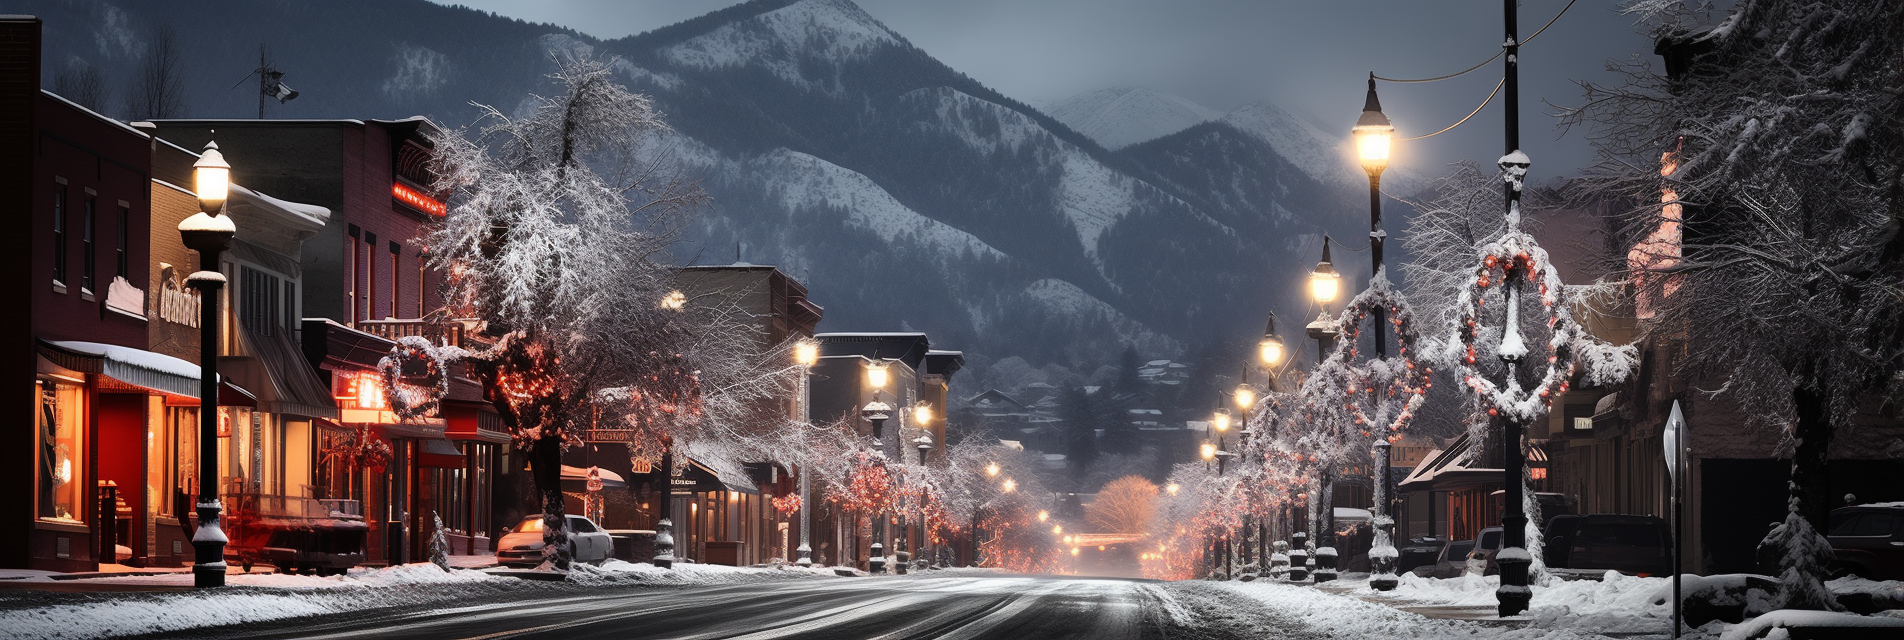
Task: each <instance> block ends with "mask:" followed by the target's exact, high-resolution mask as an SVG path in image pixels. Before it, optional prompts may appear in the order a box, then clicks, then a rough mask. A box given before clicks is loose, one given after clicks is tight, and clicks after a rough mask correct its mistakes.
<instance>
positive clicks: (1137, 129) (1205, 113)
mask: <svg viewBox="0 0 1904 640" xmlns="http://www.w3.org/2000/svg"><path fill="white" fill-rule="evenodd" d="M1045 111H1046V112H1048V113H1050V114H1051V117H1053V118H1057V119H1058V121H1059V122H1063V123H1064V124H1065V125H1066V126H1069V127H1071V128H1072V129H1076V130H1077V131H1078V133H1082V134H1084V135H1086V136H1090V138H1091V139H1092V140H1096V141H1097V143H1098V144H1101V145H1104V148H1106V149H1111V150H1116V149H1121V148H1124V147H1127V146H1130V145H1133V144H1136V143H1139V142H1143V141H1145V140H1155V139H1157V138H1161V137H1164V136H1167V135H1170V134H1173V133H1176V132H1178V131H1182V130H1184V129H1188V128H1190V127H1192V126H1195V125H1196V124H1198V123H1202V122H1207V121H1210V120H1215V119H1217V118H1221V117H1223V114H1222V113H1221V112H1218V111H1214V110H1211V109H1209V108H1207V107H1204V106H1203V105H1200V104H1197V103H1195V102H1191V101H1190V100H1188V99H1185V98H1181V97H1178V96H1174V95H1170V94H1167V93H1162V92H1158V91H1152V90H1149V89H1139V88H1130V87H1117V88H1111V89H1094V90H1091V91H1086V92H1084V93H1080V94H1077V95H1075V96H1071V97H1069V98H1065V99H1063V100H1059V101H1057V102H1053V103H1051V104H1050V105H1049V106H1047V107H1046V108H1045Z"/></svg>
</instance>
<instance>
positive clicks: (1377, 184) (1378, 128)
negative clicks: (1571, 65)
mask: <svg viewBox="0 0 1904 640" xmlns="http://www.w3.org/2000/svg"><path fill="white" fill-rule="evenodd" d="M1351 133H1352V135H1353V136H1354V137H1355V150H1356V154H1357V155H1358V156H1359V157H1360V159H1361V161H1362V170H1363V171H1365V172H1367V173H1368V178H1369V253H1370V254H1371V257H1372V258H1373V260H1374V269H1375V270H1374V272H1373V273H1377V274H1380V273H1381V272H1382V243H1383V241H1384V240H1386V239H1387V238H1388V232H1386V231H1383V230H1382V170H1384V169H1387V168H1388V152H1389V145H1390V143H1391V140H1392V139H1393V137H1394V135H1395V126H1394V125H1393V124H1390V123H1389V120H1388V116H1387V115H1384V114H1383V113H1382V102H1381V100H1380V99H1378V98H1376V96H1375V74H1373V73H1371V74H1369V81H1368V99H1367V100H1366V101H1364V103H1363V105H1362V117H1361V118H1359V119H1357V120H1356V121H1355V128H1354V129H1352V130H1351ZM1372 312H1373V314H1374V316H1375V326H1376V328H1377V329H1376V331H1375V357H1376V358H1386V357H1388V333H1387V332H1388V310H1387V309H1386V308H1384V307H1383V306H1382V305H1375V308H1374V309H1373V310H1372ZM1375 458H1376V472H1375V520H1376V527H1377V528H1378V530H1379V532H1378V533H1377V534H1376V537H1377V538H1378V540H1376V541H1375V548H1374V549H1372V550H1371V551H1373V552H1375V553H1371V554H1370V557H1369V564H1370V567H1369V568H1370V570H1371V571H1372V572H1373V573H1374V574H1375V576H1374V577H1373V578H1371V579H1370V580H1369V586H1370V587H1374V588H1375V590H1376V591H1391V590H1393V589H1394V588H1395V585H1396V584H1397V582H1396V580H1395V571H1394V564H1395V558H1394V557H1393V551H1392V549H1393V548H1394V546H1393V545H1392V544H1390V543H1389V540H1390V538H1391V535H1392V534H1391V531H1392V530H1393V529H1394V525H1393V524H1392V523H1383V522H1382V520H1384V519H1385V518H1387V516H1388V513H1389V508H1388V507H1389V502H1390V501H1391V500H1392V499H1393V498H1392V497H1391V496H1393V495H1394V492H1393V491H1392V490H1391V489H1390V488H1389V484H1388V483H1389V464H1390V462H1389V442H1388V438H1386V437H1384V438H1381V439H1378V440H1377V441H1376V443H1375ZM1384 548H1386V549H1389V550H1390V551H1388V552H1386V553H1387V555H1384V554H1383V553H1382V550H1383V549H1384Z"/></svg>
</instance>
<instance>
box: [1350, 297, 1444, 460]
mask: <svg viewBox="0 0 1904 640" xmlns="http://www.w3.org/2000/svg"><path fill="white" fill-rule="evenodd" d="M1377 309H1386V310H1387V311H1388V324H1389V325H1390V326H1392V327H1393V328H1394V330H1395V337H1396V355H1395V356H1394V357H1392V358H1381V359H1370V360H1368V361H1365V362H1363V363H1361V364H1360V366H1348V367H1347V369H1348V370H1347V371H1345V372H1344V373H1345V374H1346V375H1344V376H1343V378H1344V381H1343V382H1344V384H1346V385H1347V389H1346V391H1347V393H1346V394H1345V395H1346V396H1347V399H1346V402H1344V408H1345V409H1347V410H1348V411H1349V415H1350V417H1351V418H1353V419H1354V421H1355V425H1356V427H1357V428H1358V429H1359V430H1360V431H1361V433H1362V436H1363V437H1371V436H1373V435H1374V434H1375V433H1381V434H1382V436H1381V437H1383V438H1385V439H1387V440H1388V441H1390V442H1393V441H1395V440H1396V439H1399V438H1400V437H1401V432H1402V430H1403V429H1406V428H1407V427H1408V424H1409V423H1410V422H1412V421H1414V418H1415V410H1416V409H1418V408H1420V407H1421V403H1422V402H1423V400H1424V399H1425V397H1426V395H1427V393H1428V388H1429V387H1430V386H1433V385H1432V383H1430V382H1429V380H1428V374H1430V373H1433V370H1431V369H1429V368H1428V367H1426V366H1423V365H1420V364H1417V363H1416V362H1415V359H1414V354H1415V353H1416V352H1417V350H1416V345H1417V344H1419V343H1420V342H1421V333H1420V331H1418V330H1417V329H1416V324H1415V310H1414V308H1413V307H1411V306H1409V304H1408V299H1407V298H1405V297H1403V296H1402V294H1401V292H1399V291H1396V290H1395V288H1394V287H1393V286H1391V285H1389V283H1388V278H1387V277H1386V276H1385V275H1382V274H1377V275H1376V277H1375V279H1374V281H1373V282H1371V283H1369V287H1368V289H1367V290H1364V291H1363V292H1362V293H1361V294H1360V295H1357V296H1356V297H1355V299H1354V300H1351V301H1349V304H1348V306H1347V307H1345V308H1343V309H1342V314H1341V315H1340V316H1338V317H1337V320H1336V326H1337V329H1336V330H1337V332H1338V333H1339V335H1340V336H1341V338H1342V339H1341V340H1338V341H1337V342H1336V347H1335V349H1336V351H1335V354H1334V355H1333V356H1331V359H1336V358H1339V359H1340V361H1341V362H1343V363H1349V362H1354V361H1355V358H1356V356H1357V354H1358V353H1359V346H1358V344H1357V343H1358V341H1359V338H1360V337H1361V335H1362V323H1363V321H1364V320H1367V319H1368V316H1369V315H1370V314H1372V313H1374V312H1375V310H1377ZM1378 330H1381V331H1386V328H1383V329H1378ZM1396 397H1400V398H1403V400H1402V406H1401V410H1400V411H1397V412H1395V415H1394V416H1393V417H1392V418H1389V419H1388V422H1387V424H1376V422H1377V421H1378V420H1380V418H1379V417H1371V416H1370V415H1369V412H1370V410H1371V408H1373V407H1375V406H1379V405H1380V404H1382V403H1385V402H1388V401H1389V399H1390V398H1396Z"/></svg>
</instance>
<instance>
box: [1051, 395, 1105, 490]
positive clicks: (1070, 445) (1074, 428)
mask: <svg viewBox="0 0 1904 640" xmlns="http://www.w3.org/2000/svg"><path fill="white" fill-rule="evenodd" d="M1058 417H1059V418H1061V419H1063V420H1064V461H1065V465H1066V471H1068V472H1069V473H1068V475H1069V476H1070V478H1071V479H1072V480H1073V481H1074V482H1075V481H1077V480H1079V479H1082V478H1083V477H1084V474H1085V472H1086V471H1087V470H1088V469H1089V468H1090V466H1091V464H1092V463H1094V462H1097V454H1098V444H1097V429H1098V426H1099V420H1100V419H1101V414H1100V413H1099V412H1098V409H1097V406H1096V403H1095V402H1094V401H1093V400H1092V399H1091V396H1090V395H1089V394H1086V393H1085V392H1084V388H1083V387H1078V386H1075V385H1073V386H1067V387H1065V388H1064V390H1063V391H1061V392H1059V394H1058Z"/></svg>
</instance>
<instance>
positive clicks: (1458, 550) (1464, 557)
mask: <svg viewBox="0 0 1904 640" xmlns="http://www.w3.org/2000/svg"><path fill="white" fill-rule="evenodd" d="M1472 550H1474V541H1473V540H1451V541H1448V542H1446V543H1443V544H1442V545H1441V553H1440V554H1439V555H1436V556H1435V561H1434V562H1433V563H1432V564H1424V565H1421V566H1419V567H1415V568H1414V569H1413V570H1412V571H1411V572H1412V573H1414V574H1415V575H1418V576H1421V577H1423V578H1459V577H1461V574H1464V573H1467V572H1468V552H1469V551H1472Z"/></svg>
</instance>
